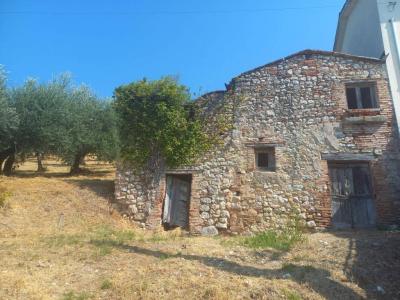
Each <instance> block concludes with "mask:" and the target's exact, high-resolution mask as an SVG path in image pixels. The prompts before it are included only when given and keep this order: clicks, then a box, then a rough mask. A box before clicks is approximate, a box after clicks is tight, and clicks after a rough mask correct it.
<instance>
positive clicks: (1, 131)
mask: <svg viewBox="0 0 400 300" xmlns="http://www.w3.org/2000/svg"><path fill="white" fill-rule="evenodd" d="M9 100H10V99H9V95H8V91H7V87H6V74H5V71H4V69H3V67H2V66H0V173H2V165H3V162H4V161H5V160H6V159H7V158H8V157H9V156H10V154H12V153H13V152H14V149H15V133H16V131H17V129H18V123H19V119H18V116H17V112H16V111H15V108H13V107H12V106H11V104H10V101H9Z"/></svg>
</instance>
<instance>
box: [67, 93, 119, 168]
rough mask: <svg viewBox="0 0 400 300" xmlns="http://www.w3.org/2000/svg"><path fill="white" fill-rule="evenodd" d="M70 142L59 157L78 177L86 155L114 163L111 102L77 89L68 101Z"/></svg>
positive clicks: (114, 151) (115, 140) (113, 126)
mask: <svg viewBox="0 0 400 300" xmlns="http://www.w3.org/2000/svg"><path fill="white" fill-rule="evenodd" d="M66 111H67V112H68V116H67V118H66V119H67V123H68V125H69V129H68V133H67V134H66V137H67V142H66V143H65V145H64V148H63V150H62V151H61V152H59V155H60V156H61V157H62V158H63V159H64V160H65V161H66V162H69V163H70V164H71V173H78V172H79V171H80V170H79V164H80V162H81V161H82V160H83V159H84V157H85V156H86V155H87V154H89V153H90V154H95V155H96V156H97V157H98V158H99V159H102V160H108V161H111V160H113V159H114V158H115V156H116V154H117V145H118V143H117V129H116V118H115V113H114V111H113V109H112V107H111V105H110V103H109V102H105V101H99V100H98V99H97V98H96V97H95V96H94V94H93V93H92V92H91V91H90V90H89V89H88V88H87V87H84V86H82V87H80V88H78V89H75V90H74V91H73V92H72V94H71V96H70V98H69V101H68V104H67V109H66Z"/></svg>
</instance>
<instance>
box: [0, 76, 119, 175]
mask: <svg viewBox="0 0 400 300" xmlns="http://www.w3.org/2000/svg"><path fill="white" fill-rule="evenodd" d="M1 75H2V76H1V77H0V104H1V106H2V109H1V110H0V134H1V139H0V163H2V161H3V160H5V159H6V158H7V160H6V162H5V163H4V173H5V174H6V175H9V174H10V173H11V170H12V166H13V163H14V159H15V155H18V156H19V157H22V158H23V157H25V156H26V155H32V154H34V155H36V156H37V158H38V171H43V167H42V164H41V158H42V156H43V155H45V154H54V155H57V156H59V157H61V158H62V159H63V160H64V161H66V162H68V163H70V164H71V173H76V172H78V171H79V163H80V162H81V161H82V160H83V159H84V157H85V156H86V155H87V154H89V153H91V154H94V155H97V157H98V158H100V159H106V160H112V159H114V158H115V155H116V151H117V133H116V121H115V120H116V118H115V113H114V111H113V109H112V107H111V105H110V103H109V102H105V101H101V100H99V99H97V98H96V97H95V96H94V95H93V93H92V92H91V91H90V90H89V89H88V88H87V87H85V86H80V87H74V86H73V85H72V83H71V79H70V76H69V75H66V74H64V75H61V76H59V77H57V78H56V79H54V80H52V81H51V82H49V83H45V84H39V83H38V82H36V81H35V80H32V79H30V80H27V81H26V82H25V84H24V85H22V86H21V87H17V88H14V89H12V90H10V91H7V89H6V86H5V83H4V82H5V77H4V73H1ZM3 104H4V106H3ZM3 107H4V109H3ZM0 166H1V164H0ZM0 169H1V168H0Z"/></svg>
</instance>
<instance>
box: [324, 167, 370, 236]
mask: <svg viewBox="0 0 400 300" xmlns="http://www.w3.org/2000/svg"><path fill="white" fill-rule="evenodd" d="M329 175H330V178H331V190H332V225H333V226H334V227H335V228H366V227H372V226H374V225H375V218H376V216H375V208H374V202H373V195H372V194H373V193H372V185H371V176H370V172H369V166H368V164H344V163H343V164H330V165H329Z"/></svg>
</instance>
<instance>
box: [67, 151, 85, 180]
mask: <svg viewBox="0 0 400 300" xmlns="http://www.w3.org/2000/svg"><path fill="white" fill-rule="evenodd" d="M84 158H85V154H81V153H78V154H76V155H75V157H74V162H73V163H72V166H71V171H70V172H69V173H70V174H71V175H74V174H79V173H80V171H81V169H80V168H79V165H80V162H81V160H82V159H84Z"/></svg>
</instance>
